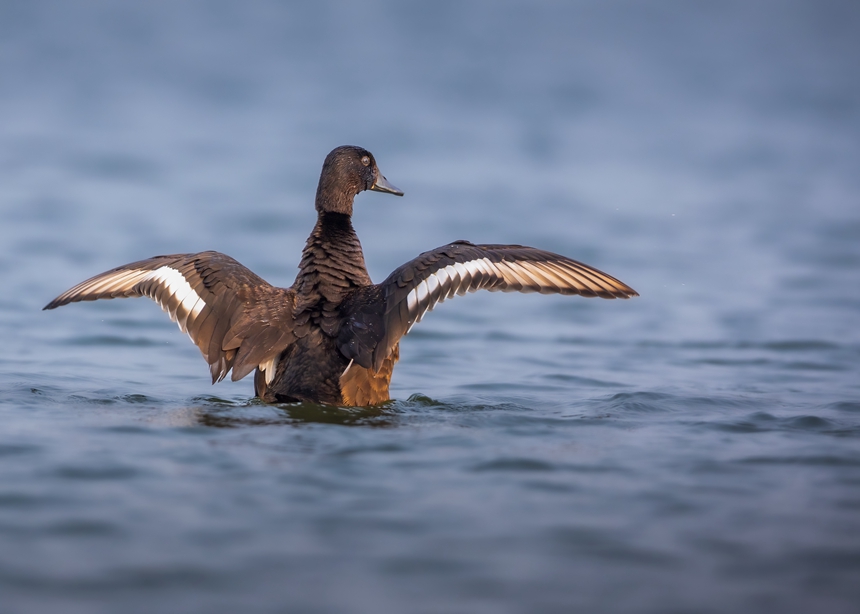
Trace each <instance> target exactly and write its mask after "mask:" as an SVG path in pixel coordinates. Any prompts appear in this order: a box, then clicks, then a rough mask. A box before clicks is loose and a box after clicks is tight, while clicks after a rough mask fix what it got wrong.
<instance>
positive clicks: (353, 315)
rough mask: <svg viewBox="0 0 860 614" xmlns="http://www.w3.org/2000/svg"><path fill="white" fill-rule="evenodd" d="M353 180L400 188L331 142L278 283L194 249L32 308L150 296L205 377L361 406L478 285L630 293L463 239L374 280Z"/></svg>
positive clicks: (549, 257) (539, 253)
mask: <svg viewBox="0 0 860 614" xmlns="http://www.w3.org/2000/svg"><path fill="white" fill-rule="evenodd" d="M365 190H370V191H373V192H381V193H386V194H393V195H395V196H403V191H402V190H400V189H399V188H397V187H395V186H394V185H393V184H391V183H390V182H389V181H388V180H387V179H386V178H385V176H383V175H382V173H381V172H380V171H379V167H378V166H377V163H376V159H375V158H374V156H373V154H371V153H370V152H369V151H368V150H366V149H364V148H362V147H357V146H352V145H345V146H341V147H337V148H335V149H334V150H332V151H331V152H330V153H329V154H328V156H326V158H325V161H324V162H323V166H322V171H321V173H320V180H319V185H318V188H317V192H316V199H315V207H316V211H317V221H316V225H315V226H314V228H313V231H312V232H311V234H310V236H309V237H308V240H307V244H306V245H305V247H304V250H303V251H302V257H301V261H300V264H299V272H298V275H297V276H296V279H295V282H294V283H293V285H292V286H290V287H289V288H280V287H276V286H273V285H271V284H269V283H268V282H266V281H265V280H264V279H262V278H261V277H260V276H258V275H256V274H255V273H254V272H252V271H251V270H250V269H248V268H247V267H245V266H243V265H242V264H240V263H239V262H237V261H236V260H234V259H233V258H231V257H230V256H227V255H225V254H222V253H220V252H217V251H205V252H200V253H195V254H171V255H164V256H154V257H152V258H147V259H145V260H139V261H137V262H132V263H130V264H124V265H122V266H119V267H116V268H114V269H111V270H109V271H106V272H104V273H100V274H99V275H96V276H95V277H91V278H90V279H87V280H86V281H83V282H81V283H79V284H77V285H76V286H74V287H72V288H71V289H69V290H67V291H65V292H63V293H62V294H60V295H59V296H58V297H57V298H55V299H54V300H52V301H51V302H50V303H48V304H47V305H46V306H45V307H44V309H55V308H57V307H60V306H62V305H67V304H69V303H76V302H81V301H94V300H98V299H113V298H127V297H141V296H145V297H149V298H151V299H153V300H154V301H155V302H157V303H158V304H159V305H160V306H161V308H162V309H163V310H164V311H165V312H167V314H168V315H169V316H170V319H171V320H173V321H174V322H175V323H176V324H177V325H178V326H179V329H180V330H181V331H182V332H183V333H186V334H187V335H188V336H189V337H190V338H191V341H192V342H193V343H194V344H195V345H196V346H197V347H198V348H199V349H200V352H201V353H202V354H203V357H204V358H205V359H206V362H207V363H208V364H209V371H210V374H211V376H212V383H213V384H215V383H217V382H220V381H222V380H223V379H224V378H225V377H226V376H227V375H228V374H231V379H232V380H233V381H237V380H240V379H242V378H244V377H245V376H247V375H249V374H250V373H251V372H252V371H253V372H254V393H255V395H256V396H257V397H259V398H260V399H261V400H262V401H263V402H265V403H273V404H279V403H295V402H312V403H318V404H328V405H338V406H369V405H377V404H380V403H384V402H385V401H388V400H389V399H390V396H389V385H390V382H391V375H392V372H393V370H394V365H395V363H396V362H397V360H398V358H399V356H400V340H401V338H402V337H403V336H404V335H406V334H407V333H408V332H409V331H410V330H411V329H412V327H413V326H414V325H415V324H416V323H418V322H420V321H421V319H422V317H423V316H424V315H425V314H426V313H427V312H428V311H430V310H432V309H433V308H434V307H435V306H436V305H437V304H438V303H441V302H443V301H445V300H446V299H450V298H453V297H454V296H458V295H464V294H466V293H467V292H475V291H477V290H489V291H491V292H495V291H502V292H539V293H541V294H563V295H579V296H584V297H600V298H604V299H616V298H618V299H628V298H631V297H634V296H638V293H637V292H636V291H635V290H633V288H631V287H630V286H628V285H626V284H625V283H623V282H621V281H619V280H618V279H616V278H614V277H612V276H610V275H608V274H606V273H603V272H602V271H599V270H597V269H595V268H594V267H591V266H589V265H587V264H583V263H581V262H578V261H576V260H572V259H570V258H567V257H565V256H561V255H558V254H554V253H552V252H548V251H544V250H541V249H536V248H533V247H527V246H524V245H492V244H488V245H478V244H474V243H470V242H469V241H463V240H459V241H454V242H453V243H449V244H448V245H443V246H441V247H437V248H436V249H431V250H430V251H426V252H424V253H422V254H420V255H419V256H417V257H416V258H414V259H412V260H410V261H409V262H407V263H405V264H403V265H402V266H400V267H398V268H397V269H395V270H394V272H392V273H391V274H390V275H389V276H388V277H387V278H386V279H385V280H384V281H382V282H381V283H379V284H374V283H373V282H372V281H371V279H370V275H369V274H368V271H367V267H366V265H365V262H364V252H363V250H362V247H361V243H360V242H359V240H358V236H357V235H356V232H355V229H354V228H353V225H352V215H353V204H354V200H355V197H356V196H357V195H358V194H360V193H361V192H363V191H365ZM231 372H232V373H231Z"/></svg>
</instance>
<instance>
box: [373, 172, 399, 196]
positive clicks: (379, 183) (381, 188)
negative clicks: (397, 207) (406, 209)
mask: <svg viewBox="0 0 860 614" xmlns="http://www.w3.org/2000/svg"><path fill="white" fill-rule="evenodd" d="M370 189H371V190H373V191H374V192H385V193H386V194H394V195H395V196H403V190H401V189H400V188H398V187H395V186H393V185H391V184H390V183H388V179H386V178H385V177H383V176H382V175H381V174H380V175H379V176H378V177H377V178H376V181H375V182H374V183H373V185H372V186H370Z"/></svg>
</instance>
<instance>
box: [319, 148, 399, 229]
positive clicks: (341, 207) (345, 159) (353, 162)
mask: <svg viewBox="0 0 860 614" xmlns="http://www.w3.org/2000/svg"><path fill="white" fill-rule="evenodd" d="M364 190H373V191H374V192H387V193H388V194H394V195H396V196H403V191H402V190H399V189H398V188H396V187H394V186H393V185H391V184H390V183H388V180H387V179H386V178H385V177H384V176H383V175H382V173H380V172H379V167H378V166H376V160H375V159H374V158H373V154H372V153H370V152H369V151H367V150H366V149H364V148H362V147H355V146H353V145H343V146H341V147H336V148H335V149H333V150H332V151H331V153H329V155H327V156H326V158H325V162H323V167H322V173H321V174H320V184H319V187H318V188H317V198H316V209H317V211H319V212H320V213H323V212H332V213H344V214H346V215H352V201H353V199H354V198H355V196H356V194H358V193H359V192H363V191H364Z"/></svg>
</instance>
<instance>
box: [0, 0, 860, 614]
mask: <svg viewBox="0 0 860 614" xmlns="http://www.w3.org/2000/svg"><path fill="white" fill-rule="evenodd" d="M858 28H860V10H858V8H857V6H856V3H851V2H786V1H781V2H758V3H754V4H751V3H745V2H723V3H720V4H718V5H708V4H701V3H687V2H650V3H645V4H643V3H639V2H632V1H631V2H625V1H617V2H610V3H573V2H571V3H557V2H535V1H534V0H531V1H529V2H487V3H481V2H456V3H453V2H451V3H446V2H435V3H424V4H418V3H400V2H382V1H380V2H363V3H360V4H357V3H348V2H313V3H310V2H309V3H275V2H260V3H253V4H251V5H247V4H241V5H240V4H234V3H205V4H204V3H194V2H189V3H180V4H177V3H170V2H149V3H146V4H145V5H144V4H141V5H139V6H130V5H128V6H126V5H123V6H119V5H116V3H111V2H79V3H74V4H70V3H64V2H29V3H4V4H2V6H0V75H2V77H0V112H2V116H3V118H4V121H3V122H0V176H2V178H3V179H2V181H0V210H1V211H2V220H3V223H2V224H0V271H2V273H0V275H2V277H0V279H2V287H3V291H2V295H0V338H1V339H2V340H3V347H4V350H5V351H4V352H3V353H2V357H0V392H2V395H0V396H2V400H0V420H2V424H3V428H2V429H0V611H2V612H3V613H4V614H5V613H7V612H8V613H14V614H17V613H28V612H45V611H63V612H68V613H76V612H86V613H92V612H105V613H107V612H117V611H123V612H131V613H134V612H147V613H148V612H153V611H177V612H179V611H181V612H207V613H211V612H236V611H243V612H284V611H289V612H320V613H327V612H344V611H349V612H420V613H431V612H433V613H435V612H479V613H480V612H492V613H494V614H495V613H498V612H512V613H513V612H572V611H588V612H594V611H600V612H655V613H656V612H728V611H732V612H775V611H779V612H811V611H816V612H856V610H857V603H860V588H858V587H860V582H858V581H857V579H858V577H860V537H858V536H859V535H860V514H858V512H860V495H858V493H860V441H858V438H860V318H858V315H860V289H858V265H860V207H858V196H860V179H858V177H860V175H858V174H857V168H858V162H859V161H860V140H858V138H857V136H858V134H860V84H858V81H857V79H856V78H855V77H854V73H855V72H856V59H857V57H860V54H858V52H860V49H858V47H860V43H858V41H860V38H858V37H857V36H856V33H857V32H858ZM344 143H355V144H360V145H363V146H365V147H368V148H369V149H370V150H371V151H373V152H374V153H375V154H376V157H377V159H378V161H379V164H380V167H381V169H382V170H383V172H384V173H385V174H386V176H387V177H388V178H389V179H390V180H391V181H392V182H394V183H395V184H396V185H398V186H399V187H402V188H403V189H404V190H405V191H406V197H405V198H403V199H393V198H390V197H389V198H386V197H385V196H382V195H377V194H362V195H361V196H360V197H359V198H358V201H357V215H356V220H355V222H356V227H357V230H358V232H359V236H360V237H361V238H362V241H363V243H364V246H365V251H366V257H367V261H368V265H369V268H370V271H371V274H372V276H373V277H374V279H377V280H380V279H382V278H384V277H385V276H386V275H387V274H388V272H390V271H391V270H392V269H393V268H395V267H396V266H398V265H399V264H401V263H403V262H405V261H406V260H408V259H409V258H411V257H413V256H414V255H415V254H416V253H418V252H419V251H423V250H425V249H430V248H432V247H435V246H437V245H441V244H444V243H446V242H449V241H451V240H454V239H460V238H463V239H469V240H472V241H476V242H512V243H525V244H530V245H537V246H540V247H543V248H545V249H550V250H554V251H558V252H561V253H564V254H567V255H569V256H572V257H574V258H577V259H580V260H583V261H585V262H588V263H590V264H593V265H595V266H597V267H598V268H601V269H604V270H606V271H608V272H610V273H611V274H613V275H616V276H617V277H619V278H620V279H622V280H624V281H625V282H627V283H629V284H630V285H631V286H633V287H634V288H636V289H637V290H638V291H639V292H640V293H641V295H642V296H641V297H640V298H637V299H634V300H631V301H601V300H596V299H591V300H586V299H581V298H576V297H574V298H570V297H543V296H534V295H529V296H519V295H516V296H514V295H498V294H489V293H484V294H478V295H473V296H469V297H465V298H457V299H456V300H454V301H450V302H446V303H445V304H444V305H442V306H440V307H439V308H438V309H437V310H435V311H434V312H433V313H431V314H429V315H428V316H427V317H426V318H425V320H424V322H422V323H421V324H420V325H419V326H418V327H416V329H415V330H414V331H413V333H412V334H410V335H409V337H408V338H406V339H405V341H404V343H403V346H402V359H401V362H400V364H399V366H398V369H397V371H396V372H395V377H394V381H393V385H392V394H393V396H394V398H395V400H394V401H393V402H392V403H390V404H389V405H386V406H384V407H380V408H369V409H368V408H365V409H338V408H330V407H318V406H311V405H300V406H287V407H268V406H264V405H261V404H259V403H257V402H255V401H253V400H251V399H250V395H251V390H252V385H251V383H250V382H249V381H242V382H238V383H230V382H225V383H222V384H219V385H217V386H215V387H212V386H210V385H209V381H208V378H209V376H208V369H207V368H206V365H205V363H204V362H203V361H202V360H201V358H200V356H199V353H198V351H197V350H196V348H194V347H193V346H192V345H191V344H190V343H189V342H188V341H187V339H186V338H184V336H183V335H181V334H179V333H178V332H177V330H176V326H175V325H174V324H172V323H170V322H169V320H168V319H167V317H166V316H165V315H164V314H162V313H161V312H160V310H159V309H158V308H157V307H156V306H154V305H153V304H152V303H151V302H149V301H144V300H136V301H105V302H100V303H91V304H85V305H72V306H69V307H64V308H63V309H61V310H58V311H54V312H41V311H40V308H41V307H42V306H43V305H44V304H45V303H47V302H48V301H49V300H50V299H51V298H53V297H54V296H55V295H57V294H58V293H59V292H61V291H63V290H65V289H66V288H68V287H69V286H71V285H72V284H74V283H77V282H78V281H81V280H82V279H84V278H86V277H88V276H90V275H92V274H94V273H97V272H100V271H103V270H106V269H108V268H111V267H113V266H116V265H119V264H122V263H125V262H130V261H133V260H136V259H140V258H143V257H147V256H151V255H155V254H160V253H175V252H187V251H199V250H204V249H218V250H220V251H223V252H225V253H228V254H230V255H232V256H234V257H235V258H237V259H238V260H240V261H241V262H243V263H244V264H246V265H247V266H249V267H250V268H251V269H253V270H254V271H256V272H257V273H259V274H260V275H262V276H263V277H265V278H266V279H268V280H269V281H271V282H273V283H277V284H280V285H288V284H290V283H291V282H292V279H293V276H294V274H295V268H294V267H295V266H296V264H297V262H298V256H299V253H300V250H301V247H302V245H303V243H304V240H305V238H306V236H307V234H308V232H309V231H310V228H311V226H312V224H313V219H314V217H313V216H314V213H313V210H312V207H311V203H312V197H313V192H314V189H315V185H316V180H317V177H318V172H319V168H320V165H321V162H322V158H323V157H324V155H325V154H326V153H327V152H328V151H329V150H330V149H331V148H332V147H334V146H336V145H340V144H344Z"/></svg>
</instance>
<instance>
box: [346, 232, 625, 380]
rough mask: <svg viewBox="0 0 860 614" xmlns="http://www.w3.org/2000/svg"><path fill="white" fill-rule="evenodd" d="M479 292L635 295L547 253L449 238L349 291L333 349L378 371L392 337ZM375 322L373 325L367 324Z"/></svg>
mask: <svg viewBox="0 0 860 614" xmlns="http://www.w3.org/2000/svg"><path fill="white" fill-rule="evenodd" d="M481 289H486V290H491V291H497V290H501V291H503V292H540V293H541V294H579V295H582V296H587V297H595V296H599V297H601V298H630V297H632V296H638V294H637V293H636V291H635V290H633V288H631V287H630V286H628V285H626V284H625V283H623V282H621V281H619V280H618V279H615V278H614V277H612V276H611V275H607V274H606V273H603V272H602V271H599V270H597V269H595V268H593V267H590V266H588V265H587V264H583V263H581V262H577V261H576V260H571V259H570V258H566V257H564V256H560V255H558V254H554V253H552V252H547V251H543V250H539V249H535V248H533V247H525V246H522V245H474V244H472V243H469V242H467V241H457V242H454V243H451V244H449V245H444V246H442V247H439V248H437V249H434V250H431V251H429V252H425V253H423V254H421V255H420V256H418V257H417V258H415V259H414V260H412V261H410V262H407V263H406V264H404V265H403V266H401V267H399V268H398V269H397V270H395V271H394V272H393V273H392V274H391V275H389V276H388V279H386V280H385V281H383V282H382V283H381V284H379V285H377V286H371V287H368V288H360V289H359V290H357V291H356V293H355V297H354V298H353V299H352V301H351V302H350V301H347V302H346V303H345V305H344V309H343V314H344V315H345V316H346V320H345V324H344V326H342V327H341V330H340V333H339V335H338V347H339V348H340V350H341V352H342V353H343V354H344V355H345V356H346V357H347V358H349V359H350V360H355V361H356V362H357V363H358V364H359V365H361V366H362V367H364V368H371V367H372V368H373V369H375V370H379V368H380V367H381V366H382V364H383V362H384V361H385V359H386V358H387V357H388V356H389V355H390V354H391V352H392V351H393V349H394V347H395V346H396V345H397V343H398V342H399V341H400V338H401V337H402V336H403V335H404V334H406V333H408V332H409V331H410V330H411V328H412V327H413V326H414V325H415V324H416V323H417V322H420V321H421V318H422V317H423V316H424V314H425V313H426V312H427V311H430V310H431V309H433V307H434V306H435V305H436V304H437V303H440V302H442V301H444V300H445V299H446V298H452V297H454V296H455V295H463V294H465V293H466V292H474V291H476V290H481ZM375 297H378V298H379V299H381V300H377V298H375ZM368 305H377V307H374V309H377V310H378V313H373V314H370V313H368V312H367V309H368V307H367V306H368ZM377 320H378V322H379V323H378V324H376V325H375V326H373V325H370V323H371V322H374V323H375V322H376V321H377Z"/></svg>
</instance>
